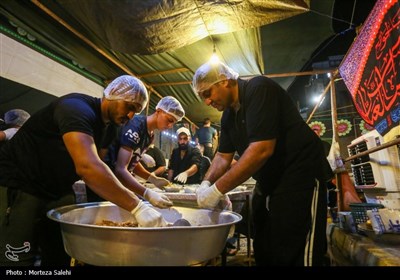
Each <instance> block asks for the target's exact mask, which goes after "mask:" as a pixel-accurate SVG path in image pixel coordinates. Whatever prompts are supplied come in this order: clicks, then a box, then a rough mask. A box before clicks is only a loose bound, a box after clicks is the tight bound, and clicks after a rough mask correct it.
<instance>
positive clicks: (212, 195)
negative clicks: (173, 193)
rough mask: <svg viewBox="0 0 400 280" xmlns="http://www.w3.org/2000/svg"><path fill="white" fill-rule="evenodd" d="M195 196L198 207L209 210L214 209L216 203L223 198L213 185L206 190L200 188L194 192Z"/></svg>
mask: <svg viewBox="0 0 400 280" xmlns="http://www.w3.org/2000/svg"><path fill="white" fill-rule="evenodd" d="M196 195H197V204H198V205H199V207H200V208H209V209H214V208H215V207H216V206H217V205H218V202H219V201H220V200H221V199H223V198H224V197H225V196H224V195H223V194H222V193H221V192H220V191H219V190H218V189H217V186H216V185H215V184H213V185H212V186H211V187H208V188H206V187H205V186H204V187H201V186H200V187H199V188H198V189H197V191H196Z"/></svg>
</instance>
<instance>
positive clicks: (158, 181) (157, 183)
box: [147, 173, 171, 190]
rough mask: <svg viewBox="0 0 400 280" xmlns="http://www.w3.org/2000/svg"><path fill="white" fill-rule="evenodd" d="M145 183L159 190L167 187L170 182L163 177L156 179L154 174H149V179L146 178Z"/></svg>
mask: <svg viewBox="0 0 400 280" xmlns="http://www.w3.org/2000/svg"><path fill="white" fill-rule="evenodd" d="M147 181H149V182H150V183H152V184H153V185H155V186H156V187H157V188H159V189H162V190H163V189H164V187H165V186H168V185H169V184H170V183H171V182H170V181H168V180H167V179H165V178H163V177H157V176H156V175H154V173H150V176H149V178H147Z"/></svg>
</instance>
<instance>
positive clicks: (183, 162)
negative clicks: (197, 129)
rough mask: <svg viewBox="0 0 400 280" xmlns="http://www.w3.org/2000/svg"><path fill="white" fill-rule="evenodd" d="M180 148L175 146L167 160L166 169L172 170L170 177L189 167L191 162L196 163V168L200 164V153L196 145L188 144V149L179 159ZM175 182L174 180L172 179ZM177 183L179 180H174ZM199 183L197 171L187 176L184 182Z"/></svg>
mask: <svg viewBox="0 0 400 280" xmlns="http://www.w3.org/2000/svg"><path fill="white" fill-rule="evenodd" d="M180 153H181V152H180V149H179V148H175V149H174V150H173V151H172V154H171V158H170V160H169V165H168V169H172V170H173V175H172V179H174V178H175V177H176V176H178V175H179V174H180V173H181V172H183V171H186V170H187V169H189V168H190V167H191V166H192V165H193V164H196V166H197V168H198V170H200V164H201V153H200V150H199V149H198V148H196V147H192V146H190V145H189V147H188V150H187V152H186V154H185V156H184V157H183V159H181V155H180ZM174 182H175V181H174ZM175 183H178V184H179V182H175ZM199 183H200V172H199V171H197V172H196V174H194V175H192V176H190V177H188V178H187V181H186V184H199Z"/></svg>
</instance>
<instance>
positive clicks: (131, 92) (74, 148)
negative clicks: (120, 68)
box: [0, 75, 166, 266]
mask: <svg viewBox="0 0 400 280" xmlns="http://www.w3.org/2000/svg"><path fill="white" fill-rule="evenodd" d="M147 102H148V94H147V90H146V87H145V86H144V84H143V83H142V82H141V81H140V80H139V79H137V78H135V77H132V76H128V75H124V76H120V77H118V78H116V79H115V80H113V81H112V82H111V83H110V84H109V85H108V86H107V87H106V88H105V90H104V97H103V98H96V97H92V96H89V95H85V94H80V93H71V94H68V95H65V96H62V97H60V98H58V99H56V100H55V101H53V102H51V103H50V104H49V105H48V106H46V107H44V108H42V109H41V110H40V111H38V112H36V113H35V114H33V115H32V116H31V117H30V119H29V120H28V121H27V122H26V123H25V124H24V125H23V126H22V127H21V128H20V130H19V131H18V133H17V134H16V135H15V136H14V137H13V138H12V139H11V141H8V142H7V143H6V144H5V145H4V146H3V148H2V149H1V150H0V200H1V201H0V205H2V206H3V205H4V206H5V205H6V206H7V209H6V210H5V211H3V210H2V211H1V213H0V219H1V221H0V222H1V223H0V236H1V239H0V266H12V265H17V266H23V265H33V264H34V262H35V257H36V256H37V255H40V259H41V264H42V266H48V265H52V266H60V265H63V266H65V265H69V261H70V258H69V257H68V255H67V254H66V253H65V251H64V246H63V242H62V236H61V231H60V226H59V224H58V223H56V222H54V221H51V220H50V219H48V218H47V217H46V213H47V211H49V210H51V209H53V208H56V207H60V206H64V205H68V204H73V203H74V202H75V199H74V193H73V190H72V185H73V183H74V182H76V181H77V180H79V179H82V180H83V181H85V183H86V185H88V186H89V187H90V188H91V189H92V190H93V191H95V192H96V193H97V194H98V195H100V196H101V197H103V198H104V199H106V200H109V201H111V202H113V203H115V204H116V205H118V206H120V207H121V208H123V209H125V210H127V211H129V212H131V213H132V215H133V216H134V217H135V219H136V220H137V222H138V223H139V226H146V227H154V226H164V225H166V222H165V220H164V219H163V218H162V216H161V214H160V213H159V212H158V211H156V210H155V209H154V208H152V207H150V206H148V205H146V204H144V203H142V202H141V200H140V199H139V198H138V197H137V196H136V195H135V194H134V193H133V192H132V191H130V190H129V189H127V188H126V187H124V186H123V184H122V183H121V182H120V181H119V180H118V179H117V178H116V176H115V175H114V174H113V172H112V171H111V170H110V168H109V167H108V166H107V165H106V164H105V163H104V162H103V161H102V160H101V159H100V158H99V156H98V151H97V149H98V147H99V145H100V143H101V141H102V139H103V138H104V135H103V131H105V129H106V128H107V126H108V125H110V124H116V125H122V124H125V123H126V122H127V121H128V120H129V119H131V118H132V117H133V115H134V114H136V113H140V112H141V111H142V109H143V108H144V107H145V106H146V104H147ZM5 192H8V197H7V195H5Z"/></svg>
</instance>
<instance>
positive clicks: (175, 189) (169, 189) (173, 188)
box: [165, 184, 183, 192]
mask: <svg viewBox="0 0 400 280" xmlns="http://www.w3.org/2000/svg"><path fill="white" fill-rule="evenodd" d="M182 189H183V186H181V185H176V184H170V185H168V186H165V191H166V192H180V191H181V190H182Z"/></svg>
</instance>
